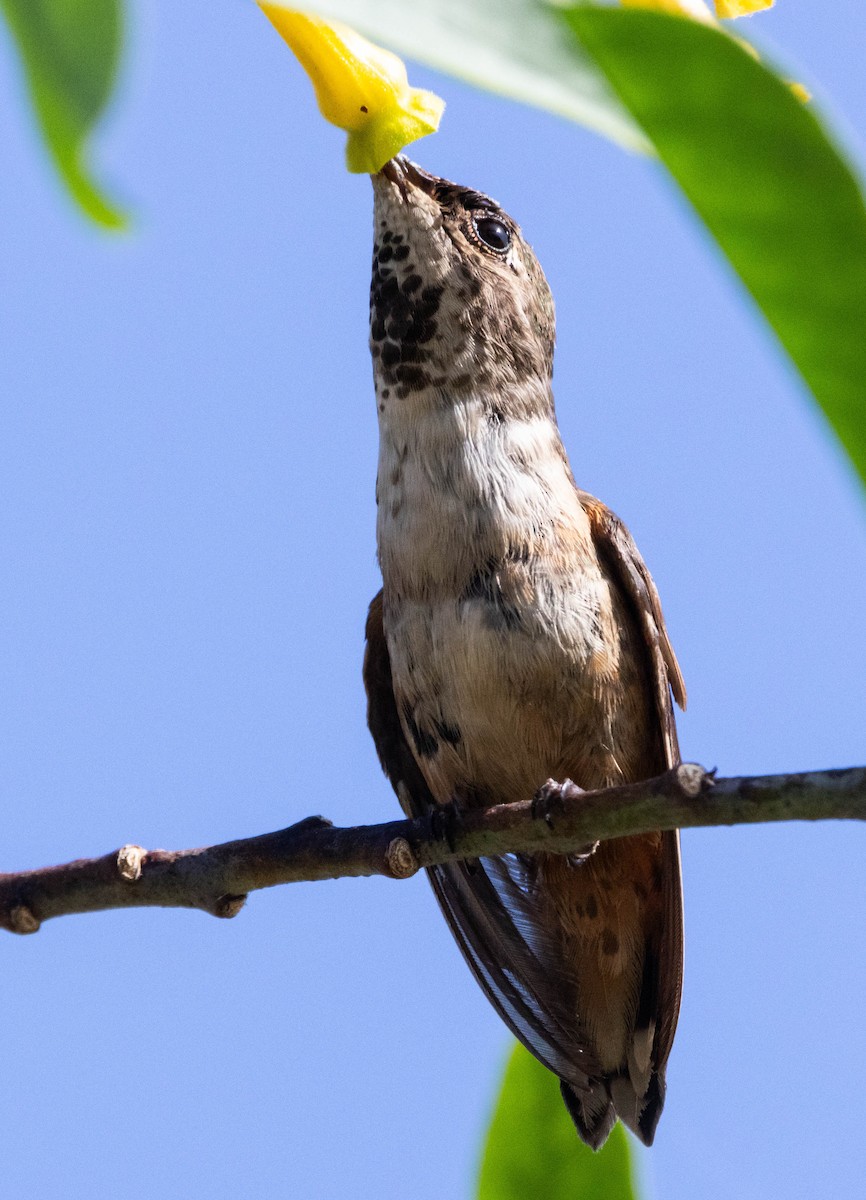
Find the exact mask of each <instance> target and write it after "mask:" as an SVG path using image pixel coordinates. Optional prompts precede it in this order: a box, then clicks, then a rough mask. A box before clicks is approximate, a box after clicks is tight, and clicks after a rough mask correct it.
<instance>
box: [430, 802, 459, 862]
mask: <svg viewBox="0 0 866 1200" xmlns="http://www.w3.org/2000/svg"><path fill="white" fill-rule="evenodd" d="M462 824H463V814H462V812H461V811H460V806H459V805H458V803H457V801H456V800H452V801H451V803H450V804H440V805H437V807H436V808H434V809H432V810H431V812H430V837H431V838H433V839H435V840H436V841H439V842H447V843H448V849H449V850H451V851H452V852H453V851H454V850H456V849H457V835H458V834H459V832H460V827H461V825H462Z"/></svg>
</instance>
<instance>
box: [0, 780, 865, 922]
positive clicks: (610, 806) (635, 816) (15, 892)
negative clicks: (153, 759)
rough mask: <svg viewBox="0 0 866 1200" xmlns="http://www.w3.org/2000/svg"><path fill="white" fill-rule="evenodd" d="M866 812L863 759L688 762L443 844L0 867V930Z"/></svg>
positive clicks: (225, 903)
mask: <svg viewBox="0 0 866 1200" xmlns="http://www.w3.org/2000/svg"><path fill="white" fill-rule="evenodd" d="M828 819H842V820H845V819H847V820H864V819H866V767H850V768H847V769H843V770H832V771H810V772H806V773H803V774H795V775H762V776H755V777H752V778H731V779H714V777H713V773H712V772H708V771H705V770H704V768H703V767H699V766H697V765H696V764H694V763H684V764H683V765H682V766H679V767H677V768H675V769H674V770H673V771H669V772H667V774H665V775H661V776H659V777H658V778H657V779H650V780H648V781H647V782H645V783H636V784H629V785H627V786H625V787H615V788H607V789H605V790H603V791H597V792H581V791H580V789H579V788H576V787H575V786H574V785H573V784H564V785H562V786H561V787H557V788H554V789H552V790H551V792H550V794H549V795H548V797H547V800H546V802H545V803H544V804H543V805H539V804H538V803H535V802H533V801H526V802H524V803H521V804H500V805H496V806H494V807H492V808H487V809H467V810H464V811H463V812H461V814H460V816H459V818H458V819H457V820H456V821H454V822H452V823H451V826H452V828H451V831H450V832H451V839H450V844H449V842H448V841H446V840H445V839H444V838H442V836H441V835H440V834H439V833H438V832H437V831H436V830H435V829H434V828H433V827H432V826H431V822H430V821H429V820H418V821H389V822H387V823H386V824H384V825H359V826H356V827H354V828H350V829H339V828H337V827H336V826H333V825H331V824H330V822H328V821H326V820H324V819H323V818H322V817H307V818H306V820H303V821H299V822H298V824H297V825H291V826H289V828H288V829H281V830H279V831H278V832H277V833H266V834H263V835H261V836H260V837H252V838H243V839H241V840H240V841H236V842H224V843H222V844H221V845H218V846H207V847H204V848H202V849H199V850H145V849H143V848H142V847H141V846H135V845H129V846H123V847H121V849H120V850H115V851H113V852H112V853H111V854H106V855H104V856H103V857H102V858H88V859H79V860H77V861H76V862H71V863H65V864H63V865H62V866H58V867H45V868H43V869H41V870H38V871H22V872H19V873H17V874H0V926H2V927H3V928H5V929H8V930H9V931H10V932H12V933H35V932H36V930H37V929H38V928H39V926H40V924H41V923H42V921H45V920H47V919H48V918H49V917H59V916H63V915H65V914H67V913H83V912H96V911H98V910H100V909H107V908H128V907H132V906H136V907H142V906H155V907H166V908H198V909H201V910H202V911H203V912H208V913H212V914H213V915H214V916H217V917H233V916H235V915H236V914H237V913H238V912H239V911H240V909H241V908H242V906H243V903H244V900H245V899H246V894H247V893H248V892H251V891H254V890H255V889H257V888H266V887H275V886H277V885H278V884H281V883H298V882H302V881H312V880H317V879H337V878H340V877H342V876H355V875H387V876H389V877H390V878H392V879H405V878H407V877H408V876H410V875H414V874H415V872H416V871H417V870H419V868H421V867H426V866H432V865H434V864H435V863H443V862H448V861H450V860H452V859H460V858H479V857H481V856H483V855H494V854H507V853H509V852H522V853H536V852H538V851H547V852H548V853H568V852H570V851H574V850H576V849H578V848H580V847H582V846H586V845H587V844H588V843H590V844H591V843H593V842H595V841H600V840H604V839H606V838H612V837H624V836H627V835H629V834H636V833H649V832H650V831H652V830H654V829H687V828H692V827H694V826H713V825H740V824H752V823H756V822H763V821H819V820H828Z"/></svg>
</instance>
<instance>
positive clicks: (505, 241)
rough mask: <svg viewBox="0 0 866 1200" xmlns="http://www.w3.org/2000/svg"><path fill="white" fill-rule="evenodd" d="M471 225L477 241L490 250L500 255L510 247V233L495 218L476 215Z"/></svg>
mask: <svg viewBox="0 0 866 1200" xmlns="http://www.w3.org/2000/svg"><path fill="white" fill-rule="evenodd" d="M472 225H473V227H474V229H475V232H476V233H477V234H478V237H479V239H480V240H481V241H482V242H483V243H484V245H485V246H489V247H490V249H491V250H498V251H499V252H500V253H502V252H503V251H505V250H507V249H508V247H509V246H510V245H511V233H510V231H509V229H508V227H507V226H506V225H503V223H502V222H501V221H500V220H499V219H498V218H497V217H488V216H483V215H476V216H473V218H472Z"/></svg>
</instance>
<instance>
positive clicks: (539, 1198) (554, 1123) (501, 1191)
mask: <svg viewBox="0 0 866 1200" xmlns="http://www.w3.org/2000/svg"><path fill="white" fill-rule="evenodd" d="M632 1175H633V1172H632V1162H631V1146H630V1143H629V1138H628V1134H627V1133H626V1132H625V1130H624V1129H623V1127H622V1125H620V1124H619V1123H617V1124H616V1125H615V1126H614V1129H613V1132H612V1133H611V1135H610V1137H609V1138H608V1139H607V1141H606V1142H605V1144H604V1146H603V1147H602V1148H601V1150H599V1151H598V1152H597V1153H596V1152H594V1151H592V1150H590V1148H589V1147H588V1146H585V1145H584V1144H583V1142H582V1141H581V1140H580V1139H579V1138H578V1136H577V1132H576V1131H575V1128H574V1125H573V1124H572V1121H571V1117H569V1115H568V1113H567V1112H566V1109H565V1105H564V1104H563V1102H562V1098H561V1096H560V1094H559V1084H558V1082H557V1080H556V1078H555V1077H554V1076H553V1075H551V1073H550V1072H549V1071H548V1070H547V1069H546V1068H545V1067H543V1066H542V1065H541V1063H539V1062H537V1061H536V1060H535V1059H534V1058H533V1057H532V1055H531V1054H530V1053H529V1052H528V1051H527V1050H524V1048H523V1046H521V1045H519V1044H518V1045H516V1046H515V1047H514V1050H513V1052H512V1054H511V1057H510V1059H509V1060H508V1065H507V1066H506V1068H505V1079H504V1081H503V1084H502V1091H501V1092H500V1095H499V1100H498V1101H497V1104H496V1110H495V1112H494V1113H493V1120H492V1121H491V1123H490V1131H489V1133H488V1135H487V1144H486V1146H485V1147H484V1158H483V1160H482V1163H481V1176H480V1179H479V1184H478V1200H635V1198H636V1196H637V1193H636V1191H635V1187H634V1183H633V1181H632Z"/></svg>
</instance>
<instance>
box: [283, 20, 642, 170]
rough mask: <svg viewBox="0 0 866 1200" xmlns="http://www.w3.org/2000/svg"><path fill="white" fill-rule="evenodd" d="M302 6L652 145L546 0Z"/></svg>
mask: <svg viewBox="0 0 866 1200" xmlns="http://www.w3.org/2000/svg"><path fill="white" fill-rule="evenodd" d="M285 3H287V4H288V5H289V7H292V4H290V3H289V0H285ZM300 7H303V8H306V9H309V10H311V11H315V12H317V13H320V14H321V15H322V16H324V17H330V18H333V19H335V20H339V21H345V22H346V24H347V25H351V26H352V27H353V28H354V29H358V30H360V32H361V33H364V34H366V36H367V37H369V38H371V39H372V40H373V41H374V42H379V43H381V44H382V45H385V46H390V47H391V49H393V50H396V51H398V52H399V53H400V54H406V55H408V56H409V57H410V58H414V59H416V60H417V61H418V62H422V63H426V64H427V65H428V66H431V67H436V68H437V69H439V70H441V71H445V72H446V73H447V74H449V75H455V76H457V78H459V79H465V80H467V81H468V82H469V83H474V84H477V85H478V86H479V87H482V88H486V89H487V90H488V91H491V92H497V93H499V94H500V95H503V96H509V97H510V98H511V99H513V100H520V101H522V102H523V103H524V104H532V105H534V106H535V107H536V108H545V109H548V110H549V111H550V112H555V113H558V114H559V115H560V116H562V117H568V118H569V119H571V120H574V121H579V122H580V123H581V124H583V125H588V126H589V127H590V128H591V129H595V130H596V131H597V132H599V133H603V134H604V135H605V136H607V137H609V138H611V139H612V140H613V141H615V142H619V143H620V144H621V145H623V146H628V147H631V148H632V149H642V150H646V149H648V147H647V144H646V142H645V140H644V138H643V136H642V135H641V133H640V131H639V130H638V129H637V127H636V126H635V124H634V122H633V121H632V120H631V118H630V117H629V116H628V114H627V113H626V111H625V110H624V108H623V107H622V105H621V104H620V102H619V101H618V100H617V98H616V97H615V96H614V95H613V93H612V92H611V90H610V88H609V87H608V86H607V83H606V82H605V79H604V76H603V75H602V73H601V72H600V71H599V70H598V68H597V67H596V66H595V65H594V64H593V63H592V62H591V61H590V60H589V58H588V57H587V56H586V55H585V54H584V53H583V51H581V50H580V48H579V47H577V48H576V46H575V41H574V38H573V37H572V36H571V33H570V31H569V30H568V29H567V28H566V27H565V26H564V25H563V23H562V22H561V21H560V20H559V17H558V14H557V10H556V9H555V8H554V7H552V6H551V5H550V4H548V3H546V2H545V0H411V2H410V3H407V0H311V2H310V3H304V4H303V5H301V6H300Z"/></svg>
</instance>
